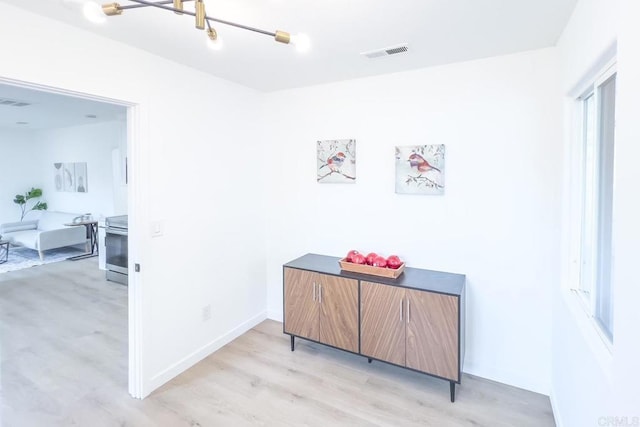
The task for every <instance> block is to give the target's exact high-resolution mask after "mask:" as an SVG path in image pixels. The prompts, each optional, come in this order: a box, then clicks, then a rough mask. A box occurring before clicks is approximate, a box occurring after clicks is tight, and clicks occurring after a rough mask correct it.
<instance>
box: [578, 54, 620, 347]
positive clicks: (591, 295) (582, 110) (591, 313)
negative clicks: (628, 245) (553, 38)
mask: <svg viewBox="0 0 640 427" xmlns="http://www.w3.org/2000/svg"><path fill="white" fill-rule="evenodd" d="M595 75H596V78H594V79H592V80H591V81H590V83H589V84H588V85H585V86H583V87H582V90H581V91H579V92H578V93H579V96H577V97H574V98H575V104H574V106H575V112H576V114H575V122H574V129H575V130H576V131H575V135H576V137H575V146H574V149H573V150H572V152H573V153H574V155H575V160H574V163H573V165H574V167H573V168H572V169H573V170H574V173H573V174H572V179H571V183H570V186H571V192H572V196H573V197H572V205H573V208H572V209H571V211H572V214H571V218H572V228H573V229H572V231H571V235H572V236H573V237H572V239H571V263H572V266H571V267H570V276H571V280H570V288H571V290H572V292H573V293H574V295H575V296H576V298H577V299H578V300H579V302H580V306H581V307H582V308H583V310H584V313H585V314H586V315H587V317H588V318H589V320H590V323H591V324H592V326H593V328H594V329H595V331H596V332H597V333H598V336H599V337H600V339H601V340H602V342H603V343H604V344H605V346H606V348H607V349H608V350H609V351H610V352H611V350H612V346H613V342H612V337H610V336H609V334H608V333H607V332H606V331H605V330H604V327H603V326H602V325H601V323H600V321H599V320H598V319H597V318H596V304H597V302H598V300H597V298H598V297H597V289H596V288H595V286H597V285H596V278H595V277H596V275H597V274H596V262H595V261H596V259H597V256H596V252H597V247H594V248H593V249H592V251H591V256H592V264H590V268H591V272H590V274H591V275H592V277H591V278H589V279H586V280H585V274H584V273H585V270H584V268H583V262H584V258H583V256H584V252H583V249H584V245H583V243H582V241H583V237H584V232H585V230H584V226H585V221H586V218H585V216H586V215H585V207H584V205H585V198H586V194H585V192H584V185H585V184H584V182H585V180H586V173H587V171H586V161H585V156H586V147H585V145H586V142H585V140H586V137H587V133H588V132H589V131H591V132H592V134H591V135H592V137H593V138H597V139H599V138H600V129H601V123H600V120H601V115H600V91H599V88H600V86H601V85H602V84H603V83H605V82H607V81H608V80H609V79H610V78H611V77H612V76H614V75H616V76H617V68H616V61H615V59H614V60H612V61H610V62H609V63H608V64H607V65H606V66H605V67H604V68H602V69H601V71H600V72H599V73H597V74H595ZM590 96H592V97H593V101H594V102H593V106H594V107H595V108H596V110H595V112H594V116H595V117H594V121H593V123H592V124H593V129H588V128H587V125H588V123H587V121H586V120H585V115H586V105H585V100H586V99H588V98H589V97H590ZM614 133H615V130H614ZM614 141H615V136H614ZM599 145H600V141H597V146H599ZM614 146H615V142H614ZM594 155H595V156H598V155H599V150H596V152H595V153H594ZM599 161H600V159H599V158H596V159H595V164H598V163H599ZM614 170H615V165H614ZM592 184H593V185H594V186H595V187H598V186H599V182H598V180H597V177H596V179H595V182H594V183H592ZM614 186H615V183H614ZM594 197H597V194H596V195H594ZM599 205H600V203H599V201H597V200H596V202H595V203H593V206H594V208H596V209H597V207H598V206H599ZM592 214H593V212H592ZM593 219H594V220H595V222H597V214H593ZM591 231H592V232H593V231H595V233H596V234H597V229H595V230H594V229H592V230H591ZM610 262H611V263H613V245H612V254H611V261H610ZM611 281H612V283H613V277H612V278H611ZM610 298H613V287H612V288H611V296H610ZM611 333H612V334H613V331H611Z"/></svg>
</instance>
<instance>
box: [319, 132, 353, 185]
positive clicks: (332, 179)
mask: <svg viewBox="0 0 640 427" xmlns="http://www.w3.org/2000/svg"><path fill="white" fill-rule="evenodd" d="M317 175H318V178H317V179H318V182H319V183H323V184H329V183H332V184H353V183H355V182H356V140H355V139H330V140H325V141H318V152H317Z"/></svg>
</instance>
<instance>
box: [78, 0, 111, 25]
mask: <svg viewBox="0 0 640 427" xmlns="http://www.w3.org/2000/svg"><path fill="white" fill-rule="evenodd" d="M82 13H83V14H84V17H85V18H87V20H88V21H89V22H93V23H94V24H104V23H105V22H106V21H107V17H106V16H105V14H104V12H102V6H100V5H99V4H98V3H95V2H92V1H88V2H85V3H84V4H83V5H82Z"/></svg>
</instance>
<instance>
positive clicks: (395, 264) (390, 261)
mask: <svg viewBox="0 0 640 427" xmlns="http://www.w3.org/2000/svg"><path fill="white" fill-rule="evenodd" d="M401 265H402V260H401V259H400V258H399V257H398V256H397V255H389V257H388V258H387V267H389V268H393V269H394V270H397V269H398V268H400V266H401Z"/></svg>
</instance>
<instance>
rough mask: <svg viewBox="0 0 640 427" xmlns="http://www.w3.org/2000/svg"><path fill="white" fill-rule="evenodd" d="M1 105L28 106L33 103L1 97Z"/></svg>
mask: <svg viewBox="0 0 640 427" xmlns="http://www.w3.org/2000/svg"><path fill="white" fill-rule="evenodd" d="M0 105H6V106H7V107H26V106H27V105H31V104H30V103H28V102H25V101H16V100H15V99H7V98H0Z"/></svg>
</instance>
